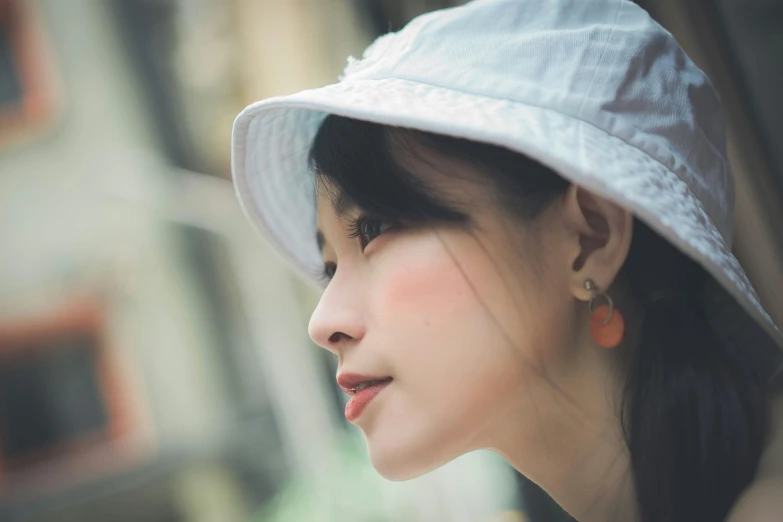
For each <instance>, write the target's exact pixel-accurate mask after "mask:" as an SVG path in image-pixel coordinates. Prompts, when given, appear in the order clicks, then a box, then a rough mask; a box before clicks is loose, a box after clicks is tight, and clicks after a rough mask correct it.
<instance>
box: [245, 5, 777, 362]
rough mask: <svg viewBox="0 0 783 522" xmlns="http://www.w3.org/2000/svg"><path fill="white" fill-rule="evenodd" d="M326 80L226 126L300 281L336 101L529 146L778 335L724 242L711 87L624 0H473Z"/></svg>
mask: <svg viewBox="0 0 783 522" xmlns="http://www.w3.org/2000/svg"><path fill="white" fill-rule="evenodd" d="M339 80H340V81H339V83H336V84H333V85H327V86H325V87H321V88H318V89H311V90H306V91H302V92H299V93H296V94H292V95H289V96H278V97H274V98H269V99H266V100H262V101H260V102H257V103H254V104H252V105H250V106H248V107H247V108H246V109H245V110H243V111H242V113H240V114H239V116H238V117H237V118H236V121H235V122H234V129H233V135H232V174H233V179H234V184H235V188H236V193H237V195H238V197H239V200H240V202H241V205H242V208H243V210H244V212H245V213H246V215H247V216H248V218H249V219H250V221H251V222H252V223H253V225H254V227H255V228H256V230H257V231H258V232H259V233H260V234H261V235H262V236H264V237H266V238H267V240H269V241H270V242H271V243H272V245H274V247H276V249H277V250H278V252H280V253H282V254H283V256H284V257H285V258H286V259H287V260H288V261H289V262H291V263H292V264H293V266H294V267H295V268H296V269H297V271H298V272H299V273H300V274H301V275H302V276H303V277H304V278H305V279H306V280H307V281H309V282H310V283H312V284H313V285H314V286H316V287H321V286H323V284H324V283H323V282H320V281H319V280H318V279H317V278H316V276H315V275H316V274H318V273H319V272H320V271H321V270H322V266H323V261H322V259H321V256H320V253H319V251H318V247H317V244H316V240H315V234H316V214H315V186H314V174H313V173H312V172H311V170H310V169H309V165H308V161H307V160H308V152H309V148H310V144H311V143H312V140H313V138H314V136H315V134H316V132H317V131H318V128H319V126H320V124H321V122H322V121H323V119H324V118H325V117H326V116H327V114H338V115H342V116H347V117H351V118H356V119H360V120H367V121H371V122H376V123H381V124H387V125H395V126H402V127H410V128H414V129H419V130H423V131H429V132H433V133H439V134H446V135H451V136H456V137H460V138H466V139H470V140H475V141H481V142H489V143H494V144H497V145H501V146H505V147H507V148H509V149H512V150H515V151H518V152H520V153H522V154H525V155H527V156H529V157H531V158H534V159H535V160H537V161H538V162H540V163H542V164H544V165H546V166H548V167H550V168H551V169H553V170H554V171H556V172H558V173H559V174H561V175H562V176H563V177H565V178H567V179H568V180H570V181H572V182H574V183H577V184H579V185H581V186H584V187H585V188H587V189H588V190H591V191H593V192H595V193H597V194H599V195H601V196H603V197H605V198H608V199H610V200H612V201H614V202H616V203H617V204H619V205H621V206H623V207H624V208H626V209H628V210H630V211H631V212H633V214H634V215H636V216H637V217H638V218H640V219H641V220H642V221H644V222H645V223H647V224H648V225H649V226H650V227H651V228H653V229H654V230H656V231H657V232H658V233H659V234H661V235H662V236H663V237H665V238H666V239H667V240H668V241H670V242H671V243H672V244H674V245H675V246H676V247H678V248H679V249H680V250H681V251H682V252H684V253H685V254H687V255H688V256H690V257H691V258H693V259H695V260H696V261H697V262H698V263H700V264H701V265H702V266H703V267H704V268H705V269H706V270H707V271H708V272H709V273H710V274H711V275H712V276H713V277H714V278H715V280H716V281H717V282H718V283H719V284H720V285H721V286H722V287H723V289H725V291H727V292H728V294H730V295H731V296H733V297H734V299H736V303H738V304H739V305H740V306H741V307H742V309H744V310H745V311H746V312H747V313H748V314H749V315H750V316H751V317H752V318H753V319H755V321H756V322H757V323H758V325H760V326H761V327H762V328H763V330H764V331H765V332H766V333H767V334H768V335H769V336H770V337H771V338H772V340H774V341H775V343H777V344H778V346H779V347H783V336H781V333H780V331H779V330H778V328H777V327H776V326H775V324H774V323H773V321H772V320H771V318H770V317H769V315H768V314H767V312H766V311H765V310H764V308H763V307H762V305H761V304H760V303H759V300H758V297H757V296H756V293H755V292H754V290H753V288H752V286H751V284H750V282H749V281H748V278H747V276H746V274H745V272H744V270H743V269H742V267H741V266H740V264H739V262H738V261H737V259H736V258H735V257H734V256H733V255H732V253H731V241H732V223H733V205H734V181H733V178H732V174H731V170H730V166H729V164H728V161H727V159H726V148H725V128H724V127H725V123H724V115H723V111H722V108H721V105H720V102H719V99H718V96H717V94H716V92H715V90H714V88H713V86H712V85H711V84H710V82H709V80H708V79H707V77H706V76H705V75H704V73H703V72H702V71H701V70H699V69H698V68H697V67H696V66H695V65H694V64H693V62H692V61H691V60H690V59H689V58H688V56H686V55H685V53H684V52H683V51H682V50H681V49H680V47H679V46H678V44H677V42H676V41H675V40H674V38H673V37H672V35H671V34H669V33H668V32H667V31H666V30H664V29H663V28H662V27H661V26H660V25H658V24H657V23H656V22H655V21H653V20H652V19H651V18H650V16H649V15H648V14H647V13H646V12H645V11H644V10H643V9H641V8H640V7H639V6H637V5H636V4H634V3H633V2H631V1H628V0H576V1H575V0H476V1H474V2H471V3H468V4H466V5H464V6H461V7H456V8H451V9H444V10H440V11H435V12H432V13H428V14H425V15H422V16H419V17H418V18H416V19H414V20H413V21H411V22H410V23H409V24H408V25H407V26H405V27H404V28H403V29H402V30H400V31H399V32H396V33H389V34H387V35H384V36H381V37H380V38H378V39H377V40H376V41H375V42H374V43H373V44H372V45H370V46H369V47H368V48H367V50H366V51H365V52H364V55H363V57H362V59H361V60H356V59H353V58H349V63H348V66H347V67H346V69H345V72H344V74H343V75H342V76H341V77H340V79H339ZM651 277H654V274H651ZM724 294H725V292H724ZM778 355H779V353H778Z"/></svg>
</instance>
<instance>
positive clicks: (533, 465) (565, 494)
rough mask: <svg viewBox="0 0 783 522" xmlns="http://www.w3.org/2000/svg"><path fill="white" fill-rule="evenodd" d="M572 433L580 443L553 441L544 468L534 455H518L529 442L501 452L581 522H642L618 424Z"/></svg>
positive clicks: (585, 427)
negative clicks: (577, 435) (575, 434)
mask: <svg viewBox="0 0 783 522" xmlns="http://www.w3.org/2000/svg"><path fill="white" fill-rule="evenodd" d="M572 433H579V437H578V438H579V440H578V441H574V440H573V439H562V440H559V441H558V440H557V439H553V438H549V441H548V442H549V443H548V445H549V448H548V449H547V450H546V452H545V453H544V452H542V454H541V458H539V459H535V460H537V461H538V462H535V461H534V459H531V455H530V452H529V451H524V450H523V451H515V449H517V448H524V447H525V446H526V445H527V444H528V443H529V442H525V443H524V444H523V443H521V441H517V443H516V444H515V443H513V442H512V441H509V442H510V444H508V445H503V447H502V448H497V449H495V451H496V452H498V453H500V454H501V455H503V456H504V457H505V458H506V460H507V461H508V462H509V463H510V464H511V465H512V466H513V467H514V468H515V469H516V470H517V471H519V472H520V473H522V474H523V475H525V476H527V477H528V478H530V479H531V480H533V481H534V482H535V483H536V484H538V485H539V486H540V487H541V488H542V489H544V490H545V491H546V492H547V493H548V494H549V495H550V496H551V497H552V498H553V499H554V500H555V501H556V502H557V503H558V504H559V505H560V506H561V507H562V508H563V509H565V510H566V511H567V512H568V513H569V514H570V515H571V516H572V517H574V518H575V519H577V520H578V521H579V522H614V521H617V522H619V521H622V522H636V521H638V520H639V517H638V513H637V509H636V497H635V494H634V488H633V479H632V474H631V470H630V459H629V456H628V450H627V447H626V445H625V442H624V441H623V439H622V436H621V433H620V431H619V429H618V427H617V426H616V423H615V425H612V424H611V423H604V424H601V423H599V424H594V425H586V424H580V426H578V427H575V428H574V431H572ZM542 435H544V434H542ZM556 442H557V446H556V447H555V446H554V445H553V444H554V443H556ZM544 444H546V443H544Z"/></svg>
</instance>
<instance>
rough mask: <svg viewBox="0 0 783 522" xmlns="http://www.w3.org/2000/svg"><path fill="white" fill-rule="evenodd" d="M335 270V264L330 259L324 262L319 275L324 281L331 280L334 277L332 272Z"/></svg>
mask: <svg viewBox="0 0 783 522" xmlns="http://www.w3.org/2000/svg"><path fill="white" fill-rule="evenodd" d="M336 270H337V264H335V263H332V262H331V261H327V262H326V263H324V270H323V272H322V274H321V276H322V278H323V279H324V280H325V281H327V282H328V281H331V280H332V278H333V277H334V273H335V271H336Z"/></svg>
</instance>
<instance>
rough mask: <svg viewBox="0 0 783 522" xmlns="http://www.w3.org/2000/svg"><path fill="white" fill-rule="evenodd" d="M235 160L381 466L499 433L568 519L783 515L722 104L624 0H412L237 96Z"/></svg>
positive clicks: (401, 470)
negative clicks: (392, 19) (461, 0)
mask: <svg viewBox="0 0 783 522" xmlns="http://www.w3.org/2000/svg"><path fill="white" fill-rule="evenodd" d="M232 158H233V175H234V180H235V184H236V188H237V194H238V196H239V198H240V201H241V204H242V205H243V208H244V210H245V212H246V213H247V215H248V216H249V218H250V219H251V221H252V222H253V224H254V225H255V226H256V228H257V229H258V230H259V232H261V233H262V235H264V236H265V237H266V238H267V239H268V240H269V241H270V242H271V243H272V244H273V245H275V246H276V247H277V248H278V249H279V250H280V251H281V252H282V253H283V254H284V255H285V256H286V257H287V259H289V260H290V261H291V263H292V265H293V266H294V267H295V268H296V269H298V270H299V271H300V272H301V273H302V275H303V276H304V277H306V278H307V279H308V280H309V281H311V282H313V283H314V284H316V285H318V286H319V287H320V288H325V289H324V292H323V295H322V297H321V300H320V303H319V305H318V307H317V309H316V310H315V312H314V313H313V316H312V318H311V321H310V325H309V332H310V335H311V337H312V338H313V340H314V341H315V342H316V343H317V344H319V345H320V346H322V347H323V348H326V349H327V350H330V351H332V352H334V354H335V355H337V357H338V359H339V370H338V375H337V380H338V383H339V384H340V385H341V386H342V387H343V388H344V389H345V390H346V392H348V393H349V394H351V395H352V396H353V397H352V398H351V400H350V401H349V403H348V405H347V407H346V417H347V418H348V419H349V420H350V421H351V422H353V423H355V424H356V425H357V426H358V427H360V428H361V429H362V430H363V432H364V434H365V436H366V439H367V445H368V449H369V453H370V457H371V459H372V463H373V465H374V466H375V468H376V469H377V470H378V472H379V473H381V474H382V475H383V476H385V477H388V478H390V479H392V480H405V479H409V478H412V477H415V476H418V475H421V474H423V473H426V472H428V471H430V470H432V469H434V468H436V467H438V466H441V465H442V464H444V463H446V462H448V461H450V460H452V459H454V458H456V457H457V456H459V455H461V454H464V453H465V452H468V451H471V450H474V449H479V448H490V449H493V450H494V451H496V452H498V453H500V454H501V455H503V456H505V457H506V458H507V460H508V461H509V462H510V463H511V464H512V465H513V466H514V467H515V468H516V469H517V470H518V471H519V472H521V473H522V474H524V475H525V476H527V477H528V478H530V479H531V480H533V481H534V482H536V483H537V484H539V485H540V486H541V487H543V488H544V489H545V490H546V491H547V492H549V493H550V494H551V495H552V497H553V498H554V499H555V500H556V501H557V502H558V503H560V505H561V506H563V507H564V508H565V509H566V510H567V511H568V512H569V513H570V514H571V515H572V516H574V517H575V518H576V519H578V520H580V521H583V522H585V521H607V520H618V521H642V522H663V521H666V522H671V521H686V520H687V521H695V520H698V521H719V520H725V519H727V518H728V519H729V520H743V521H766V520H781V519H783V501H781V499H780V493H781V492H783V400H782V399H781V392H780V389H781V387H780V380H781V373H780V371H779V370H780V368H781V364H782V362H783V351H781V348H782V347H783V337H781V334H780V332H779V330H778V329H777V327H776V326H775V325H774V324H773V322H772V320H771V319H770V318H769V316H768V315H767V313H766V312H765V311H764V309H763V308H762V306H761V305H760V304H759V302H758V299H757V297H756V295H755V293H754V291H753V289H752V287H751V286H750V283H749V282H748V280H747V277H746V275H745V273H744V271H743V270H742V268H741V267H740V266H739V264H738V262H737V261H736V259H735V258H734V257H733V256H732V254H731V251H730V243H731V234H732V230H731V229H732V207H733V181H732V178H731V173H730V169H729V166H728V163H727V161H726V153H725V143H724V127H723V117H722V112H721V108H720V104H719V101H718V98H717V95H716V94H715V92H714V90H713V88H712V86H711V84H710V83H709V81H708V80H707V78H706V77H705V76H704V74H703V73H702V72H701V71H700V70H699V69H698V68H696V67H695V65H694V64H693V63H692V62H691V61H690V59H689V58H688V57H687V56H686V55H685V54H684V53H683V52H682V50H681V49H680V48H679V47H678V46H677V44H676V42H675V41H674V40H673V38H672V36H671V35H670V34H669V33H667V32H666V31H665V30H663V29H662V28H661V27H660V26H659V25H657V24H656V23H655V22H653V21H652V20H651V19H650V18H649V16H648V15H647V13H645V12H644V11H643V10H642V9H641V8H639V7H638V6H636V5H635V4H633V3H631V2H626V1H623V0H582V1H580V2H571V1H566V0H559V1H551V2H540V1H539V0H479V1H476V2H472V3H470V4H467V5H465V6H463V7H459V8H454V9H449V10H443V11H438V12H435V13H430V14H427V15H424V16H421V17H419V18H417V19H415V20H413V21H412V22H411V23H410V24H408V25H407V26H406V27H405V28H404V29H403V30H401V31H400V32H398V33H394V34H389V35H386V36H383V37H381V38H379V39H378V40H376V42H375V43H374V44H373V45H371V46H370V47H369V48H368V49H367V51H365V54H364V56H363V58H362V60H350V63H349V66H348V67H347V69H346V71H345V74H344V75H343V76H342V77H341V81H340V83H338V84H335V85H331V86H326V87H323V88H321V89H315V90H311V91H304V92H301V93H298V94H294V95H291V96H284V97H278V98H272V99H269V100H265V101H262V102H259V103H257V104H254V105H252V106H250V107H248V108H247V109H245V111H243V113H242V114H240V115H239V117H238V118H237V121H236V122H235V126H234V135H233V155H232Z"/></svg>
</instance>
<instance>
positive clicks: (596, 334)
mask: <svg viewBox="0 0 783 522" xmlns="http://www.w3.org/2000/svg"><path fill="white" fill-rule="evenodd" d="M585 288H586V289H587V290H589V291H591V292H593V297H591V298H590V302H589V303H588V304H587V308H588V309H589V310H590V335H591V336H592V337H593V339H594V340H595V342H596V343H597V344H598V346H603V347H604V348H614V347H615V346H617V345H619V344H620V343H621V342H622V340H623V337H624V336H625V318H623V314H621V313H620V310H617V309H616V308H615V307H614V302H613V301H612V298H611V297H609V296H608V295H607V294H604V293H599V292H598V289H597V288H596V286H595V283H594V282H593V280H592V279H587V280H585ZM599 297H604V298H605V299H606V301H607V303H608V304H604V305H601V306H598V307H596V306H595V300H596V299H597V298H599Z"/></svg>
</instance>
